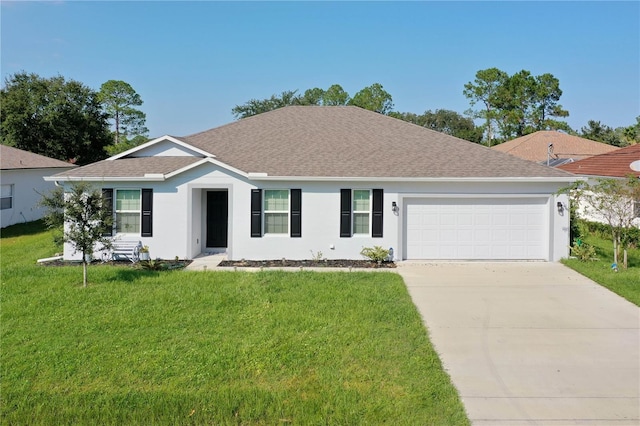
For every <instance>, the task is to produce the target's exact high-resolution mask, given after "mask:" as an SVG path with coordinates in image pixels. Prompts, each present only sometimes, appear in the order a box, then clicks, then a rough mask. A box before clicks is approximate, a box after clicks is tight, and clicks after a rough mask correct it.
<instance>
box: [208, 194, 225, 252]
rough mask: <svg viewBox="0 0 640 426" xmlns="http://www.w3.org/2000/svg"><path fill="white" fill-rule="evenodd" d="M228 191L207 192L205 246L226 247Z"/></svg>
mask: <svg viewBox="0 0 640 426" xmlns="http://www.w3.org/2000/svg"><path fill="white" fill-rule="evenodd" d="M228 211H229V193H228V192H227V191H208V192H207V247H227V223H228V218H229V214H228Z"/></svg>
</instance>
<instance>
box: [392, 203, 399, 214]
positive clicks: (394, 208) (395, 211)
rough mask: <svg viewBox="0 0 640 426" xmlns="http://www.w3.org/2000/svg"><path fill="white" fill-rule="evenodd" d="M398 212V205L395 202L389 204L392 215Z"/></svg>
mask: <svg viewBox="0 0 640 426" xmlns="http://www.w3.org/2000/svg"><path fill="white" fill-rule="evenodd" d="M398 210H400V207H398V203H396V202H395V201H392V202H391V211H392V212H394V213H398Z"/></svg>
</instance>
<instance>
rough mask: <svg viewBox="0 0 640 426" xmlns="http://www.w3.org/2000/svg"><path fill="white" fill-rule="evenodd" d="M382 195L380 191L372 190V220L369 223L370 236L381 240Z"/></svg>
mask: <svg viewBox="0 0 640 426" xmlns="http://www.w3.org/2000/svg"><path fill="white" fill-rule="evenodd" d="M383 205H384V193H383V190H382V189H374V190H373V219H372V222H371V236H372V237H374V238H382V210H383Z"/></svg>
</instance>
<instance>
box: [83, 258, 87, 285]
mask: <svg viewBox="0 0 640 426" xmlns="http://www.w3.org/2000/svg"><path fill="white" fill-rule="evenodd" d="M82 286H83V287H86V286H87V258H86V257H84V255H83V256H82Z"/></svg>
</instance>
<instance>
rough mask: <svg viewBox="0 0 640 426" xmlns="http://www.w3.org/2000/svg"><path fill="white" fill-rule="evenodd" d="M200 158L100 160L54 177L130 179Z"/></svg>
mask: <svg viewBox="0 0 640 426" xmlns="http://www.w3.org/2000/svg"><path fill="white" fill-rule="evenodd" d="M200 160H202V158H197V157H138V158H122V159H118V160H102V161H98V162H96V163H92V164H88V165H86V166H83V167H78V168H77V169H74V170H69V171H66V172H62V173H58V174H57V175H55V176H56V177H60V178H64V177H77V178H88V177H92V178H105V179H106V178H116V177H117V178H120V177H129V178H132V179H135V178H142V177H145V174H148V173H152V174H156V173H161V174H167V173H171V172H174V171H176V170H180V169H181V168H183V167H186V166H189V165H191V164H193V163H195V162H197V161H200Z"/></svg>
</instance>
